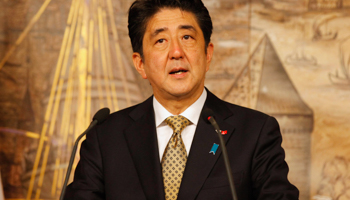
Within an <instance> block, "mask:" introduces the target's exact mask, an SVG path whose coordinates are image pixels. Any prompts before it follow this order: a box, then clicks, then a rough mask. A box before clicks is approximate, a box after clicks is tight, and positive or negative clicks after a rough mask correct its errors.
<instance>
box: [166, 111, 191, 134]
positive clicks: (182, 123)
mask: <svg viewBox="0 0 350 200" xmlns="http://www.w3.org/2000/svg"><path fill="white" fill-rule="evenodd" d="M165 122H166V123H167V124H168V125H169V126H170V127H171V128H172V129H173V130H174V133H177V134H181V132H182V130H183V129H184V128H185V127H186V126H188V125H189V124H190V121H189V120H188V119H187V118H186V117H184V116H181V115H175V116H170V117H168V118H166V119H165Z"/></svg>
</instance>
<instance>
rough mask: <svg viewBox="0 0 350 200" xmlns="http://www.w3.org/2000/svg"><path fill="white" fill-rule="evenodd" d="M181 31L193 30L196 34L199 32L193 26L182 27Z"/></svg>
mask: <svg viewBox="0 0 350 200" xmlns="http://www.w3.org/2000/svg"><path fill="white" fill-rule="evenodd" d="M179 28H180V29H188V30H193V31H194V32H197V30H196V29H195V28H194V26H192V25H180V26H179Z"/></svg>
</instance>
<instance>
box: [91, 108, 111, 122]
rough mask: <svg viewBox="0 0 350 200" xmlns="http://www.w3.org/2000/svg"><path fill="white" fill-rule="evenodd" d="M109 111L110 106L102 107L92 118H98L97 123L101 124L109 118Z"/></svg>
mask: <svg viewBox="0 0 350 200" xmlns="http://www.w3.org/2000/svg"><path fill="white" fill-rule="evenodd" d="M109 113H110V111H109V108H102V109H100V110H99V111H97V112H96V114H95V115H94V117H93V118H92V120H97V124H101V123H102V122H103V121H105V120H106V119H107V117H108V115H109Z"/></svg>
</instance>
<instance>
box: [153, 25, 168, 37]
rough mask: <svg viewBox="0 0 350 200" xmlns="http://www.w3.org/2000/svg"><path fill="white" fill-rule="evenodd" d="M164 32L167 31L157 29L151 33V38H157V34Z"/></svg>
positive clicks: (165, 28)
mask: <svg viewBox="0 0 350 200" xmlns="http://www.w3.org/2000/svg"><path fill="white" fill-rule="evenodd" d="M166 30H168V28H167V27H164V28H158V29H156V30H155V31H154V32H153V33H152V35H151V37H155V36H157V35H158V34H159V33H161V32H164V31H166Z"/></svg>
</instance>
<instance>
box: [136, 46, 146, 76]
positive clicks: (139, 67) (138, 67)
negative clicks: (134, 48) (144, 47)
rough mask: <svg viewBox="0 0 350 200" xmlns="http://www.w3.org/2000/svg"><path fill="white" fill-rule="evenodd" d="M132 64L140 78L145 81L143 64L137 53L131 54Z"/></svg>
mask: <svg viewBox="0 0 350 200" xmlns="http://www.w3.org/2000/svg"><path fill="white" fill-rule="evenodd" d="M132 62H133V63H134V67H135V69H136V70H137V71H138V72H139V74H141V76H142V78H144V79H147V75H146V72H145V68H144V63H143V60H142V58H141V55H140V54H139V53H137V52H134V53H133V54H132Z"/></svg>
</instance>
